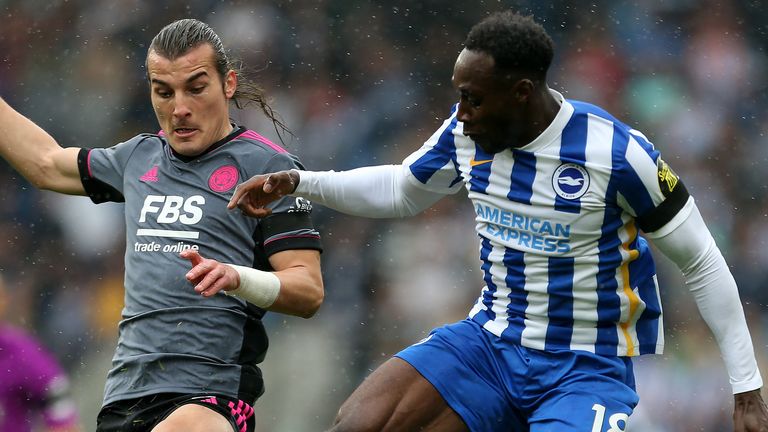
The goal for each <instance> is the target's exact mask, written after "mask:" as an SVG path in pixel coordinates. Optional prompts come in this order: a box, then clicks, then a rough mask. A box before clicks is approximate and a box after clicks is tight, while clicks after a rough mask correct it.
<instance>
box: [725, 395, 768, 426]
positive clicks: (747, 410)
mask: <svg viewBox="0 0 768 432" xmlns="http://www.w3.org/2000/svg"><path fill="white" fill-rule="evenodd" d="M733 399H734V410H733V426H734V431H735V432H766V431H768V407H766V405H765V402H764V401H763V397H762V396H761V395H760V389H757V390H752V391H748V392H744V393H737V394H735V395H734V396H733Z"/></svg>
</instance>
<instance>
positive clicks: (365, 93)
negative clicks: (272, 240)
mask: <svg viewBox="0 0 768 432" xmlns="http://www.w3.org/2000/svg"><path fill="white" fill-rule="evenodd" d="M506 8H514V9H517V10H522V11H526V12H529V13H533V14H535V15H536V16H537V17H538V19H539V20H540V21H542V22H543V23H544V25H545V27H546V28H547V30H548V31H549V32H550V33H551V34H552V36H553V38H554V39H555V42H556V46H557V48H556V49H557V50H556V59H555V64H554V66H553V68H552V70H551V74H550V80H549V81H550V85H551V86H552V87H553V88H555V89H558V90H560V91H563V92H564V93H565V94H566V96H567V97H570V98H575V99H583V100H586V101H590V102H594V103H597V104H599V105H602V106H603V107H605V108H606V109H608V110H609V111H611V112H612V113H613V114H615V115H616V116H617V117H619V118H620V119H622V120H624V121H626V122H628V123H629V124H631V125H633V126H636V127H637V128H638V129H640V130H642V131H643V132H645V134H646V135H648V136H649V138H650V139H651V140H652V141H653V142H654V143H655V144H656V145H657V147H658V148H660V149H661V151H662V152H663V154H664V155H665V160H667V161H668V162H669V163H670V164H671V165H672V167H673V168H674V169H675V170H676V171H677V172H678V173H679V174H680V175H681V177H682V178H683V180H684V181H685V183H686V185H687V186H688V188H689V190H691V191H692V193H693V194H694V196H695V197H696V198H697V201H698V204H699V206H700V208H701V209H702V212H703V213H704V216H705V219H706V220H707V222H708V223H709V226H710V229H711V230H712V231H713V233H714V235H715V238H716V239H717V241H718V244H719V245H720V247H721V249H722V250H723V252H724V254H725V255H726V258H727V260H728V262H729V264H730V265H731V268H732V270H733V272H734V275H735V277H736V279H737V281H738V282H739V284H740V289H741V295H742V299H743V302H744V305H745V308H746V311H747V314H748V318H749V320H750V323H751V329H752V336H753V340H754V342H755V348H756V351H757V354H758V357H759V359H760V362H761V365H762V371H763V375H764V377H766V378H768V363H766V360H767V359H766V346H767V344H768V332H766V325H768V308H767V306H766V302H767V301H768V290H766V283H768V253H766V252H765V248H766V246H767V242H768V223H766V222H767V221H768V175H767V174H768V173H767V172H766V171H767V169H768V168H767V167H768V164H767V163H766V162H767V161H768V137H766V132H768V100H767V99H766V85H767V84H768V81H767V80H766V76H768V75H767V74H766V72H768V70H767V68H768V64H767V63H766V60H767V59H768V57H766V47H768V34H767V33H766V30H767V28H768V27H767V26H768V24H767V23H768V6H766V5H765V4H764V3H763V2H762V1H760V0H753V1H747V0H743V1H737V0H734V1H730V2H729V1H725V0H722V1H699V0H666V1H652V0H633V1H608V0H593V1H591V2H582V1H576V0H560V1H550V2H537V1H535V0H528V1H515V2H513V1H508V2H507V1H490V0H486V1H479V2H478V1H471V2H469V1H466V2H458V1H451V2H449V1H437V0H422V1H419V2H410V1H400V0H398V1H351V0H319V1H318V0H285V1H212V0H189V1H185V2H152V1H149V0H119V1H118V0H114V1H98V2H93V1H90V0H68V1H61V0H55V1H48V0H46V1H42V0H0V95H2V97H3V98H5V99H6V100H8V101H9V103H11V105H13V106H14V107H16V108H17V109H18V110H20V111H21V112H22V113H24V114H26V115H27V116H29V117H30V118H32V119H33V120H35V121H36V122H37V123H38V124H39V125H41V126H42V127H43V128H44V129H46V130H48V131H49V132H51V133H52V135H54V137H55V138H57V140H59V142H60V143H62V144H63V145H65V146H73V145H76V146H86V147H96V146H109V145H112V144H114V143H117V142H119V141H122V140H124V139H127V138H129V137H131V136H133V135H135V134H137V133H139V132H143V131H156V130H157V129H158V127H157V124H156V121H155V119H154V115H153V113H152V110H151V107H150V104H149V93H148V87H147V83H146V81H145V75H144V74H145V71H144V69H143V62H144V58H145V55H146V47H147V44H148V43H149V41H150V39H151V38H152V37H153V36H154V35H155V34H156V32H157V31H158V30H159V29H160V28H161V27H162V26H164V25H165V24H167V23H169V22H170V21H172V20H174V19H178V18H184V17H194V18H198V19H202V20H204V21H206V22H208V23H209V24H211V25H212V27H213V28H214V29H215V30H217V31H218V33H219V34H220V36H221V37H222V39H223V40H224V43H225V45H228V47H229V48H230V49H231V50H232V52H233V54H235V55H236V56H237V57H239V58H241V59H242V60H243V61H244V62H245V64H246V65H247V66H248V67H250V68H251V70H252V72H253V77H254V78H255V79H256V80H258V81H259V82H261V83H262V84H263V85H264V87H265V88H266V89H267V91H268V93H269V94H270V95H271V96H272V98H273V99H274V106H275V107H276V108H277V110H278V111H279V112H280V113H281V115H282V117H283V118H284V120H285V121H286V123H287V124H288V126H289V127H290V128H291V130H292V131H293V132H294V133H295V135H296V137H295V138H291V137H286V140H285V141H284V144H285V146H286V147H288V149H289V150H290V151H291V152H293V153H295V154H297V155H299V156H300V157H301V158H302V160H303V161H304V162H305V164H306V166H307V167H308V169H318V170H319V169H337V170H338V169H346V168H352V167H355V166H359V165H363V164H380V163H398V162H399V161H401V160H402V158H403V157H404V156H405V155H407V154H408V153H409V152H410V151H412V150H414V149H416V148H417V147H418V146H419V145H420V144H421V143H422V141H423V140H424V139H426V138H427V137H428V136H429V135H430V134H431V133H432V131H433V130H434V128H435V127H437V126H438V125H439V124H440V122H441V121H442V119H443V118H444V117H445V116H446V115H447V114H448V112H449V108H450V106H451V104H452V103H453V102H454V101H455V100H456V96H455V93H454V92H453V90H452V89H451V87H450V76H451V72H452V67H453V62H454V60H455V57H456V55H457V54H458V52H459V51H460V49H461V44H462V42H463V39H464V36H465V35H466V33H467V31H468V30H469V28H470V26H471V25H472V24H473V23H475V22H477V21H478V20H479V19H480V18H482V17H483V16H485V15H486V14H487V13H488V12H490V11H496V10H502V9H506ZM236 115H237V117H236V118H237V120H238V121H239V122H240V123H243V124H245V125H247V126H249V127H251V128H252V129H256V130H258V131H259V132H261V133H263V134H265V135H267V136H270V137H271V138H273V139H275V140H278V139H279V138H278V137H277V136H276V135H275V133H274V130H273V129H272V128H271V125H270V124H268V123H267V122H265V120H264V119H263V118H262V117H261V116H260V115H259V113H258V112H257V111H254V110H251V111H245V112H240V113H237V114H236ZM0 183H2V185H3V186H2V188H0V245H2V247H0V271H1V272H2V274H3V276H4V277H5V278H6V279H7V282H8V285H9V288H10V289H11V290H12V291H13V296H14V298H13V301H14V303H13V304H14V307H13V308H12V313H11V316H10V317H9V319H10V320H11V321H12V322H14V323H16V324H19V325H22V326H25V327H27V328H30V329H32V331H33V332H34V333H36V334H37V335H39V336H40V337H41V338H42V339H43V340H44V341H45V343H46V344H47V345H48V346H50V347H51V348H52V350H53V351H54V352H55V353H56V354H57V355H58V357H59V358H60V359H61V360H62V362H64V365H65V366H66V368H67V369H68V370H69V372H70V373H71V375H72V377H73V380H74V382H75V384H76V392H77V399H78V402H79V404H80V409H81V413H82V416H83V418H84V421H85V422H86V426H87V429H88V430H92V429H93V428H95V420H94V419H95V416H96V413H97V411H98V408H99V404H100V401H101V395H102V390H103V380H104V376H105V374H106V371H107V369H108V367H109V359H110V357H111V355H112V351H113V348H114V344H115V337H116V329H117V327H116V323H117V320H118V319H119V314H120V308H121V305H122V295H123V293H122V272H123V265H122V253H123V248H124V232H123V222H122V207H121V206H120V205H117V204H106V205H101V206H93V205H92V204H90V201H89V200H88V199H87V198H82V197H67V196H58V195H55V194H52V193H46V192H40V191H37V190H35V189H33V188H31V187H30V186H29V185H28V184H27V183H26V182H25V181H24V180H23V179H21V178H20V177H19V176H18V174H16V173H15V172H14V171H13V170H11V169H10V168H9V167H8V166H7V165H5V164H4V163H3V164H2V165H1V166H0ZM315 214H316V221H317V223H318V225H319V228H320V229H321V231H322V233H323V236H324V244H325V253H324V255H323V267H324V277H325V284H326V289H327V295H326V301H325V304H324V305H323V307H322V308H321V311H320V312H319V313H318V315H317V316H316V317H314V318H313V319H311V320H309V321H304V320H301V319H298V318H291V317H286V316H282V315H278V314H271V315H269V316H268V318H267V319H266V323H267V326H268V328H269V331H270V335H271V341H272V346H271V348H270V352H269V354H268V356H267V359H266V361H265V363H264V364H263V369H264V371H265V375H266V382H267V393H266V395H265V396H264V397H263V398H262V399H261V400H260V401H259V402H258V404H257V415H258V417H257V422H258V425H259V427H258V430H259V431H260V432H304V431H307V432H310V431H318V430H321V429H322V428H323V427H324V426H326V425H329V424H330V422H331V421H332V418H333V415H334V414H335V410H336V409H337V408H338V406H339V405H340V403H341V402H342V400H343V399H344V398H345V397H346V396H347V395H348V394H349V393H350V392H351V390H352V389H353V388H354V387H355V386H356V385H357V384H358V383H359V382H360V381H361V380H362V379H363V378H364V376H365V375H366V374H368V373H369V372H370V371H371V370H372V369H374V368H375V367H376V366H377V365H378V364H380V363H381V362H382V361H384V360H385V359H387V358H389V356H391V355H392V354H393V353H395V352H397V351H398V350H399V349H400V348H402V347H404V346H406V345H408V344H410V343H412V342H415V341H417V340H419V339H420V338H422V337H423V336H424V335H425V334H426V332H427V331H428V330H429V329H431V328H432V327H433V326H436V325H439V324H441V323H444V322H448V321H453V320H457V319H460V318H463V317H464V316H465V314H466V313H467V311H468V310H469V306H470V305H471V304H472V302H473V301H474V299H475V297H476V295H477V294H478V292H479V289H480V287H481V285H482V282H481V277H480V274H479V270H478V268H479V267H478V262H477V258H476V255H477V252H476V249H477V242H476V237H475V236H474V234H473V213H472V209H471V207H470V206H469V205H468V203H467V202H465V200H463V199H462V197H457V198H450V199H446V200H443V201H442V202H440V203H438V205H437V206H436V207H435V208H434V210H429V211H427V212H425V213H424V214H422V215H420V216H418V217H416V218H411V219H408V220H402V221H397V220H364V219H357V218H350V217H345V216H342V215H340V214H337V213H334V212H332V211H329V210H326V209H322V208H318V207H316V212H315ZM657 256H658V255H657ZM659 261H660V269H659V270H660V271H659V274H660V284H661V287H662V291H663V298H664V302H665V303H664V305H665V323H666V326H667V348H666V353H665V354H664V355H663V356H657V357H652V358H644V359H642V360H639V361H637V363H636V364H637V366H636V374H637V380H638V390H639V393H640V396H641V403H640V408H639V409H638V412H637V413H636V415H635V416H634V417H633V419H632V422H631V423H630V425H631V426H632V430H635V431H653V432H665V431H706V432H710V431H711V432H715V431H724V430H730V422H731V420H730V416H731V412H732V397H731V396H730V387H729V384H728V380H727V375H726V372H725V370H724V368H723V364H722V360H721V359H720V357H719V352H718V350H717V347H716V346H715V344H714V342H713V340H712V337H711V335H710V334H709V331H708V330H707V328H706V327H705V326H704V325H703V323H702V321H701V319H700V318H699V316H698V313H697V311H696V309H695V305H694V304H693V302H692V300H691V296H690V295H689V294H688V292H687V290H686V289H685V288H684V287H683V286H682V284H681V279H680V277H679V272H678V271H677V270H676V269H675V268H673V267H670V265H669V263H668V262H666V261H665V260H664V259H663V258H660V260H659Z"/></svg>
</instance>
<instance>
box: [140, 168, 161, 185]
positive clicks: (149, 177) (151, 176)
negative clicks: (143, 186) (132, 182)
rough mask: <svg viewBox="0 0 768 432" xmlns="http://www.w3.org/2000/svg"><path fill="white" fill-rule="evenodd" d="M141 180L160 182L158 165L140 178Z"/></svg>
mask: <svg viewBox="0 0 768 432" xmlns="http://www.w3.org/2000/svg"><path fill="white" fill-rule="evenodd" d="M139 180H141V181H143V182H156V181H157V180H158V178H157V165H155V166H153V167H152V168H150V170H149V171H147V172H145V173H144V175H143V176H141V177H139Z"/></svg>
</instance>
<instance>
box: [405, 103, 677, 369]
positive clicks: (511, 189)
mask: <svg viewBox="0 0 768 432" xmlns="http://www.w3.org/2000/svg"><path fill="white" fill-rule="evenodd" d="M552 94H553V96H555V97H556V98H557V99H558V100H559V101H560V103H561V108H560V111H559V113H558V114H557V116H556V117H555V119H554V121H553V122H552V124H550V125H549V127H548V128H547V129H546V130H545V131H544V132H543V133H542V134H541V135H540V136H539V137H538V138H536V140H534V141H533V142H531V143H530V144H528V145H526V146H524V147H522V148H519V149H508V150H505V151H502V152H500V153H497V154H489V153H486V152H484V151H483V150H482V149H481V148H480V147H479V146H477V145H476V144H475V143H474V142H473V141H472V140H471V139H470V138H468V137H466V136H464V135H463V133H462V130H463V124H462V123H461V122H459V121H458V120H457V118H456V107H454V110H453V113H452V116H451V117H450V118H449V119H447V120H446V121H445V123H444V124H443V125H442V127H441V128H440V129H439V130H438V131H437V132H435V134H434V135H433V136H432V137H431V138H430V139H429V140H427V142H426V143H425V144H424V145H423V146H422V147H421V148H420V149H419V150H418V151H416V152H415V153H413V154H412V155H410V156H409V157H408V158H406V160H405V161H404V162H403V165H404V166H407V167H408V168H409V169H410V173H411V174H412V179H413V180H414V181H415V183H416V184H417V185H418V186H420V187H422V188H425V189H427V190H431V191H434V192H439V193H454V192H457V191H458V190H460V188H461V186H462V184H463V185H464V186H465V187H466V189H467V191H468V192H469V198H470V199H471V200H472V203H473V206H474V209H475V213H476V219H475V220H476V222H477V223H476V227H475V229H476V231H477V234H478V236H479V237H480V261H481V269H482V271H483V277H484V280H485V286H484V287H483V289H482V293H481V295H480V297H479V298H478V300H477V302H476V303H475V305H474V307H473V308H472V309H471V311H470V312H469V317H470V318H471V319H473V320H475V321H476V322H478V323H479V324H480V325H482V326H483V327H484V328H485V329H487V330H488V331H490V332H491V333H493V334H495V335H497V336H499V337H501V338H503V339H505V340H509V341H510V342H513V343H517V344H521V345H523V346H525V347H529V348H534V349H544V350H558V349H570V350H585V351H590V352H594V353H597V354H603V355H619V356H635V355H638V354H646V353H661V352H662V349H663V345H664V337H663V328H662V319H661V315H662V308H661V303H660V298H659V289H658V284H657V280H656V270H655V266H654V263H653V259H652V257H651V253H650V250H649V248H648V245H647V243H646V241H645V239H643V238H642V237H640V236H639V235H638V230H639V228H638V226H639V227H642V229H644V230H645V231H653V230H655V229H657V228H659V227H660V226H662V225H664V224H666V223H667V222H669V221H670V220H671V219H672V218H673V217H674V215H675V214H676V213H677V211H678V210H679V209H680V208H681V207H682V206H683V204H684V203H685V201H686V199H687V192H685V188H684V186H683V185H682V184H679V185H678V183H679V182H678V179H677V176H676V175H675V174H674V173H673V172H671V170H669V167H668V166H667V165H666V164H665V163H664V162H662V161H661V159H660V158H659V152H658V151H657V150H655V149H654V147H653V145H652V144H651V143H650V142H649V141H648V140H647V139H646V137H645V136H644V135H643V134H641V133H640V132H638V131H636V130H634V129H631V128H630V127H629V126H627V125H625V124H623V123H621V122H619V121H618V120H616V119H615V118H614V117H613V116H611V115H610V114H608V113H607V112H605V111H604V110H602V109H601V108H599V107H596V106H594V105H590V104H586V103H583V102H576V101H569V100H565V99H564V98H563V97H562V95H560V94H559V93H557V92H554V91H553V92H552Z"/></svg>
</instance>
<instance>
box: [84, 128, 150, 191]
mask: <svg viewBox="0 0 768 432" xmlns="http://www.w3.org/2000/svg"><path fill="white" fill-rule="evenodd" d="M150 136H151V135H138V136H136V137H134V138H131V139H130V140H128V141H125V142H122V143H120V144H117V145H115V146H112V147H109V148H94V149H82V150H80V153H79V154H78V161H77V162H78V169H79V170H80V179H81V181H82V182H83V188H84V189H85V192H86V194H87V195H88V196H89V197H90V198H91V201H93V202H94V203H97V204H98V203H102V202H107V201H113V202H124V201H125V197H124V196H123V177H124V175H125V167H126V165H127V164H128V160H129V159H130V158H131V155H133V153H134V151H136V148H137V147H138V145H139V144H140V143H141V142H142V141H144V140H145V139H147V138H148V137H150Z"/></svg>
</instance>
